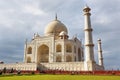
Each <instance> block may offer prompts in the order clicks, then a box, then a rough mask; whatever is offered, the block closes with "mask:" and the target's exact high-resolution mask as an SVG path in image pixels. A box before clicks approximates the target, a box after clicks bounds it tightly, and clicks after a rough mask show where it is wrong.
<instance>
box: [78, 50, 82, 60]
mask: <svg viewBox="0 0 120 80" xmlns="http://www.w3.org/2000/svg"><path fill="white" fill-rule="evenodd" d="M78 61H81V49H80V48H78Z"/></svg>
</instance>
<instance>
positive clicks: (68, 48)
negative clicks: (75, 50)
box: [66, 44, 72, 52]
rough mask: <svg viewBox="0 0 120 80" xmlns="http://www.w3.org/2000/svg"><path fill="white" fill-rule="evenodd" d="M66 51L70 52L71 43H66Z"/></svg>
mask: <svg viewBox="0 0 120 80" xmlns="http://www.w3.org/2000/svg"><path fill="white" fill-rule="evenodd" d="M66 52H72V45H71V44H66Z"/></svg>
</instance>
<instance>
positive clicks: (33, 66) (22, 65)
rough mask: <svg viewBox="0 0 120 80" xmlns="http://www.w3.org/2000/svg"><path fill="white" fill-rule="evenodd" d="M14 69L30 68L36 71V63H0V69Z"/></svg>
mask: <svg viewBox="0 0 120 80" xmlns="http://www.w3.org/2000/svg"><path fill="white" fill-rule="evenodd" d="M5 67H6V69H12V68H13V69H15V70H26V71H27V70H30V71H36V69H37V64H35V63H13V64H0V70H2V69H4V68H5Z"/></svg>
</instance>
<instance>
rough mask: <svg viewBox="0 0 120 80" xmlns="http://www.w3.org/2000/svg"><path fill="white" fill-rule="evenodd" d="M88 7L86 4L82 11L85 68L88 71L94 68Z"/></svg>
mask: <svg viewBox="0 0 120 80" xmlns="http://www.w3.org/2000/svg"><path fill="white" fill-rule="evenodd" d="M90 10H91V9H90V8H89V7H88V6H86V7H85V8H84V9H83V11H84V16H85V27H84V32H85V54H86V70H88V71H93V70H94V63H95V60H94V44H93V39H92V31H93V29H92V28H91V21H90V15H91V13H90Z"/></svg>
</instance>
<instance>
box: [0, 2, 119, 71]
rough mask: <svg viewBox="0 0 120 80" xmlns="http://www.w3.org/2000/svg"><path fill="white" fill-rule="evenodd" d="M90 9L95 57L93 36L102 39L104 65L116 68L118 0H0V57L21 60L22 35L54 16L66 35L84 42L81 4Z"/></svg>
mask: <svg viewBox="0 0 120 80" xmlns="http://www.w3.org/2000/svg"><path fill="white" fill-rule="evenodd" d="M86 4H87V5H88V6H89V7H90V8H91V9H92V10H91V14H92V15H91V22H92V28H93V29H94V31H93V38H94V44H95V59H96V62H98V60H97V39H98V38H101V39H102V46H103V47H102V48H103V56H104V64H105V67H106V69H112V68H114V69H118V68H119V69H120V62H119V61H120V31H119V30H120V26H119V24H120V0H109V1H108V0H0V61H4V62H6V63H14V62H22V61H23V54H24V42H25V39H26V38H27V39H29V41H30V40H31V38H32V37H33V34H34V33H36V32H38V33H39V34H40V35H41V36H43V35H44V29H45V26H46V25H47V24H48V23H49V22H50V21H52V20H54V18H55V13H57V14H58V19H59V20H60V21H61V22H62V23H64V24H65V25H66V26H67V28H68V30H69V35H70V37H72V36H74V35H76V34H77V36H78V38H79V39H80V40H82V42H83V44H84V31H83V29H84V16H83V8H84V6H85V5H86Z"/></svg>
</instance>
